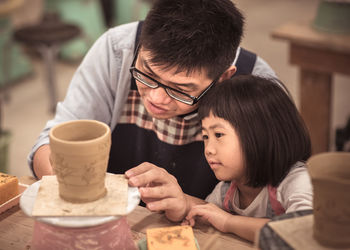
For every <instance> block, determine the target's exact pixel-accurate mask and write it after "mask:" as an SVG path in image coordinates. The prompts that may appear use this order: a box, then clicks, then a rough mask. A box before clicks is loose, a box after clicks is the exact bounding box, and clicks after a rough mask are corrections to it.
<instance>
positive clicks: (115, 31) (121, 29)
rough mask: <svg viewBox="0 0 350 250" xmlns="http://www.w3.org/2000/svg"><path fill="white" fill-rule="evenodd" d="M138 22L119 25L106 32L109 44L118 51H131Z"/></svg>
mask: <svg viewBox="0 0 350 250" xmlns="http://www.w3.org/2000/svg"><path fill="white" fill-rule="evenodd" d="M137 25H138V22H132V23H126V24H121V25H118V26H116V27H113V28H111V29H109V30H108V31H107V34H106V35H107V39H108V40H109V42H110V44H111V45H112V46H113V47H114V48H115V47H117V48H118V49H133V48H134V45H135V36H136V30H137Z"/></svg>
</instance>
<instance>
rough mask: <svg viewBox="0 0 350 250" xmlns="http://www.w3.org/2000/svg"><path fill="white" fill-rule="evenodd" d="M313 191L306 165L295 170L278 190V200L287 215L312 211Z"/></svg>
mask: <svg viewBox="0 0 350 250" xmlns="http://www.w3.org/2000/svg"><path fill="white" fill-rule="evenodd" d="M312 199H313V190H312V184H311V180H310V176H309V173H308V171H307V168H306V165H303V166H298V167H295V168H293V169H292V170H291V171H290V172H289V174H288V175H287V176H286V178H285V179H284V180H283V181H282V182H281V184H280V185H279V187H278V188H277V200H278V201H279V202H280V203H281V204H282V206H283V207H284V208H285V210H286V213H289V212H294V211H298V210H305V209H312Z"/></svg>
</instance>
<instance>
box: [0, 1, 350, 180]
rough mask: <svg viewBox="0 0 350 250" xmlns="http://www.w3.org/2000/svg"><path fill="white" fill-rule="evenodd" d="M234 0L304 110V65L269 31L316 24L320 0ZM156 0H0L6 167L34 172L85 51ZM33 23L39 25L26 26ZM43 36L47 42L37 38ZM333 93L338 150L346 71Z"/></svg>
mask: <svg viewBox="0 0 350 250" xmlns="http://www.w3.org/2000/svg"><path fill="white" fill-rule="evenodd" d="M234 2H235V3H236V5H237V6H238V8H240V9H241V11H242V12H243V13H244V15H245V17H246V27H245V36H244V39H243V42H242V46H243V47H245V48H246V49H249V50H251V51H254V52H256V53H257V54H258V55H259V56H261V57H262V58H263V59H265V60H266V61H267V62H268V63H269V64H270V65H271V67H272V68H273V69H274V70H275V72H276V73H277V75H278V77H279V78H280V79H281V80H282V82H284V83H285V84H286V85H287V87H288V89H289V91H290V92H291V94H292V96H293V98H294V99H295V102H296V104H297V106H298V107H299V105H300V96H301V95H300V93H299V82H300V71H299V68H298V67H297V66H296V65H291V64H290V62H289V43H288V41H286V40H283V39H282V40H281V39H275V38H272V36H271V33H272V32H273V31H274V30H276V29H277V28H278V27H279V26H281V25H283V24H285V23H289V22H294V21H302V22H304V23H310V24H311V22H312V21H313V20H314V19H315V16H316V13H317V10H318V6H319V4H320V1H319V0H234ZM151 3H152V1H146V0H24V1H20V0H0V101H1V102H0V117H1V118H0V137H3V138H0V147H1V148H0V164H1V165H0V171H1V172H8V173H10V174H14V175H17V176H23V175H31V172H30V170H29V167H28V165H27V156H28V153H29V151H30V149H31V147H32V145H33V144H34V142H35V140H36V138H37V137H38V135H39V133H40V131H41V130H42V129H43V128H44V126H45V124H46V122H47V121H48V120H49V119H51V118H52V117H53V113H52V109H53V107H54V105H55V104H56V101H61V100H63V98H64V96H65V93H66V90H67V87H68V85H69V82H70V80H71V78H72V76H73V74H74V72H75V70H76V68H77V67H78V65H79V63H80V61H81V59H82V57H83V56H84V54H85V53H86V51H87V49H88V48H89V47H90V46H91V45H92V43H93V42H94V41H95V40H96V39H97V37H98V36H100V35H101V34H102V33H103V32H105V31H106V30H107V29H108V28H109V27H113V26H115V25H118V24H122V23H127V22H131V21H136V20H141V19H144V17H145V16H146V15H147V11H148V9H149V7H150V5H151ZM53 11H55V12H56V13H58V14H59V16H56V15H46V16H45V20H44V21H43V14H44V13H52V12H53ZM69 24H72V25H69ZM28 25H30V26H33V25H34V27H36V29H34V30H29V31H28V30H25V29H24V28H25V27H28ZM76 28H77V29H76ZM50 31H54V32H50ZM51 33H52V34H51ZM43 37H44V38H43ZM40 39H44V41H43V42H42V43H40V42H38V40H40ZM38 44H40V45H38ZM348 67H349V66H348ZM48 84H51V87H49V85H48ZM52 86H54V88H53V87H52ZM331 95H332V102H331V117H330V129H329V138H330V140H329V150H330V151H334V150H336V145H335V140H336V130H337V129H338V128H344V127H345V126H346V123H347V120H348V118H349V116H350V102H349V100H350V98H349V97H350V84H349V77H348V76H345V75H342V74H334V76H333V84H332V89H331Z"/></svg>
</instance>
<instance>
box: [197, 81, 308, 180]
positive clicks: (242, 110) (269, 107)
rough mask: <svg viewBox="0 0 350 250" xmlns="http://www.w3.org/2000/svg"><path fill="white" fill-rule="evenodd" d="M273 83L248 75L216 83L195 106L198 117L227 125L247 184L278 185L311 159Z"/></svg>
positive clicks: (288, 102)
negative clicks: (239, 152) (238, 150)
mask: <svg viewBox="0 0 350 250" xmlns="http://www.w3.org/2000/svg"><path fill="white" fill-rule="evenodd" d="M279 85H283V84H282V83H280V82H279V84H278V82H277V80H275V79H274V80H270V79H265V78H261V77H257V76H252V75H245V76H237V77H233V78H232V79H230V80H225V81H223V82H221V83H218V84H217V86H216V87H215V88H213V89H212V90H211V91H209V93H208V94H207V95H206V96H204V97H203V99H202V101H201V102H200V104H199V111H198V114H199V118H200V119H203V118H205V117H207V116H209V114H210V112H212V114H213V115H214V116H216V117H220V118H222V119H225V120H227V121H228V122H230V123H231V125H232V126H233V127H234V129H235V131H236V133H237V135H238V137H239V139H240V144H241V147H242V153H243V158H244V164H245V167H246V171H247V185H249V186H251V187H262V186H266V185H268V184H270V185H272V186H277V185H278V184H279V183H280V182H281V181H282V180H283V179H284V177H285V176H286V175H287V174H288V172H289V171H290V169H291V167H292V166H293V164H294V163H296V162H297V161H306V160H307V159H308V158H309V157H310V155H311V142H310V137H309V133H308V130H307V128H306V126H305V124H304V121H303V119H302V118H301V116H300V114H299V112H298V110H297V108H296V106H295V104H294V102H293V101H292V99H291V98H290V96H289V95H288V94H287V92H286V90H285V89H283V88H282V87H281V86H279Z"/></svg>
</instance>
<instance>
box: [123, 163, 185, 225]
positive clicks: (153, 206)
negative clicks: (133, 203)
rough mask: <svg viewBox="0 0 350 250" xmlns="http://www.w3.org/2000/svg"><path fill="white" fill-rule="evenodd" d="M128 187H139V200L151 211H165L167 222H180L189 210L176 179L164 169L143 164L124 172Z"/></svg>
mask: <svg viewBox="0 0 350 250" xmlns="http://www.w3.org/2000/svg"><path fill="white" fill-rule="evenodd" d="M125 175H126V178H128V179H129V185H130V186H134V187H139V191H140V193H141V199H142V200H143V202H145V203H146V205H147V208H148V209H149V210H151V211H154V212H155V211H165V215H166V216H167V218H168V219H169V220H172V221H181V220H182V219H183V218H184V217H185V216H186V214H187V211H188V210H189V201H188V198H189V196H187V195H186V194H184V193H183V192H182V189H181V187H180V186H179V184H178V182H177V180H176V178H175V177H174V176H173V175H171V174H169V173H168V172H167V171H166V170H165V169H163V168H160V167H157V166H155V165H153V164H151V163H148V162H144V163H142V164H140V165H139V166H137V167H135V168H132V169H130V170H128V171H126V172H125Z"/></svg>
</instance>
